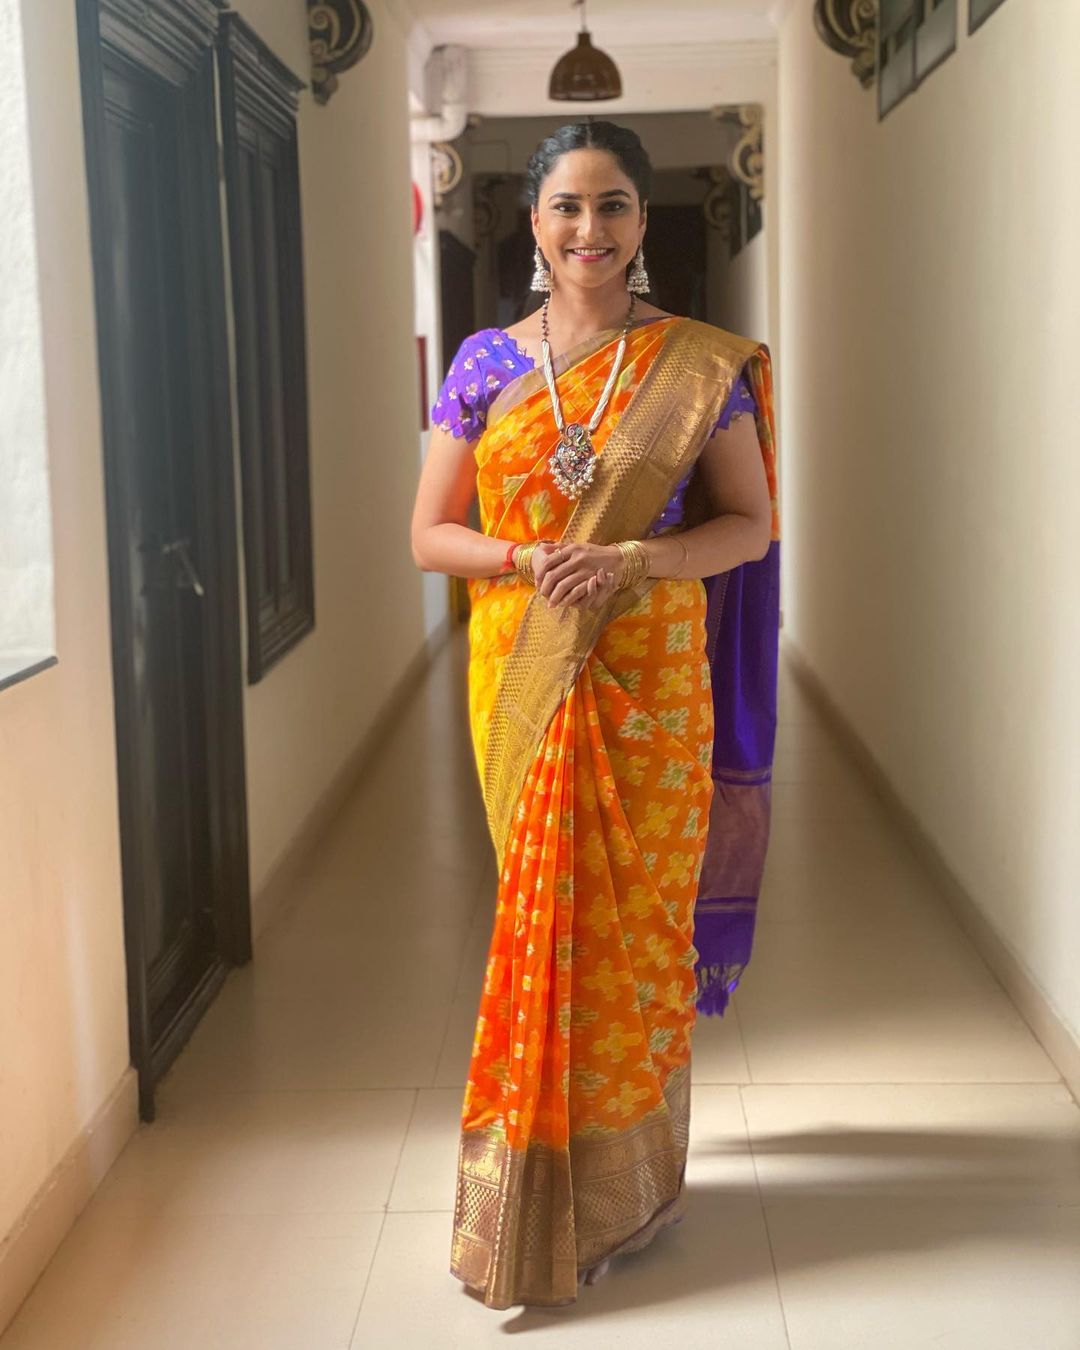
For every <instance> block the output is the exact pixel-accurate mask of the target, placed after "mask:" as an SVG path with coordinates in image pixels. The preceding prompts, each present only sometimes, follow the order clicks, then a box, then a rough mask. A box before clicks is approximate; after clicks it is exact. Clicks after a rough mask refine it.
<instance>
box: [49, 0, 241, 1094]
mask: <svg viewBox="0 0 1080 1350" xmlns="http://www.w3.org/2000/svg"><path fill="white" fill-rule="evenodd" d="M75 4H76V14H77V21H78V35H79V64H80V77H81V84H82V100H83V125H84V135H85V149H86V169H87V181H88V188H89V206H90V235H91V251H92V259H93V267H94V298H95V311H96V326H97V344H98V362H99V375H100V386H101V397H102V413H101V416H102V440H103V452H104V471H105V472H104V476H105V498H106V516H107V536H108V559H109V599H110V613H111V625H110V626H111V632H112V652H113V697H114V705H115V720H116V753H117V777H118V786H119V814H120V841H121V860H122V866H123V874H124V878H125V880H124V937H125V948H126V953H127V983H128V1020H129V1030H130V1040H131V1056H132V1062H133V1064H134V1065H135V1068H136V1070H137V1071H138V1075H139V1109H140V1116H141V1118H142V1119H143V1120H153V1119H154V1113H155V1108H154V1089H155V1087H156V1085H157V1083H158V1082H159V1080H160V1079H161V1077H162V1075H163V1074H164V1073H165V1071H166V1069H167V1068H168V1067H169V1065H170V1064H171V1063H172V1061H173V1060H174V1059H175V1058H176V1055H177V1054H178V1053H179V1051H180V1049H181V1048H182V1047H183V1045H184V1044H185V1043H186V1041H187V1040H188V1038H189V1037H190V1035H191V1033H192V1031H193V1030H194V1028H195V1026H196V1024H197V1023H198V1021H199V1020H200V1018H201V1017H202V1016H203V1014H204V1013H205V1011H206V1009H207V1007H208V1006H209V1005H210V1003H211V1001H212V1000H213V998H214V996H215V994H216V993H217V991H218V990H219V988H220V987H221V985H222V983H223V982H224V979H225V975H226V973H227V968H228V966H230V965H240V964H243V963H244V962H246V961H248V960H250V958H251V950H252V943H251V891H250V876H249V864H248V826H247V795H246V773H245V761H244V720H243V717H244V683H243V678H244V676H243V658H242V632H243V629H242V620H241V608H240V572H239V534H238V520H237V509H236V505H237V504H236V492H235V480H234V451H233V434H232V414H231V390H230V376H229V370H230V364H229V351H228V338H227V327H226V308H225V306H226V298H225V292H226V286H225V265H224V253H223V242H222V221H221V202H220V195H219V180H218V151H217V146H218V136H217V124H216V114H215V99H214V88H213V81H214V74H213V51H214V45H213V44H214V40H215V37H216V32H217V19H218V13H219V11H220V10H221V9H222V8H223V7H224V4H225V0H149V5H147V3H146V0H75ZM103 30H104V31H103ZM103 40H104V41H105V42H106V43H107V44H108V45H109V47H110V48H111V49H113V50H114V51H116V52H117V53H119V54H121V55H123V56H125V57H126V58H128V59H130V60H132V61H134V62H135V63H136V64H138V65H140V66H142V67H144V68H146V69H148V70H149V71H151V72H153V73H155V74H157V75H159V76H160V77H161V78H163V79H166V80H168V79H169V78H170V74H172V73H173V72H175V71H176V70H177V69H180V68H186V69H187V71H188V72H189V73H190V74H191V75H192V77H193V79H194V87H193V96H192V98H191V99H190V108H189V113H188V119H189V125H190V127H191V130H192V132H193V133H194V135H196V136H199V137H204V138H205V141H206V144H207V145H208V146H209V147H213V150H212V153H211V154H210V155H209V156H208V157H205V160H206V162H205V163H200V164H198V165H197V167H196V177H195V179H194V181H193V182H192V183H191V187H192V189H193V201H192V204H191V210H192V216H191V220H192V221H193V222H195V223H197V224H198V225H199V227H200V228H199V230H198V234H199V237H200V239H205V240H206V241H208V245H209V246H208V247H207V249H206V251H205V253H204V254H201V255H200V256H199V257H197V258H195V257H193V256H191V255H189V257H188V261H189V262H190V263H193V264H197V268H196V273H195V276H194V288H193V289H194V294H193V296H192V300H193V310H194V311H195V312H197V313H198V314H199V315H200V316H201V318H202V323H201V324H200V326H199V332H198V342H197V343H195V344H193V350H194V351H195V352H196V353H197V354H198V355H199V356H200V358H201V365H200V366H199V367H198V370H199V373H200V374H201V375H202V380H200V381H199V384H200V386H202V385H204V386H205V388H204V390H203V392H204V394H205V403H204V406H203V407H201V408H200V409H199V410H198V412H199V414H200V416H199V427H198V430H199V432H200V433H201V434H197V435H195V436H194V437H193V441H194V444H193V446H192V450H193V454H194V457H195V460H194V475H195V491H196V499H197V501H198V503H199V508H200V509H199V512H198V532H199V533H198V538H197V540H196V544H197V547H198V556H199V557H200V560H201V562H202V567H203V571H204V580H205V581H206V582H207V585H206V595H205V597H204V600H203V603H204V605H205V620H204V625H205V626H204V651H205V667H206V674H205V686H206V746H205V754H206V764H207V773H208V780H209V781H208V783H207V795H208V800H209V803H210V822H209V825H210V852H211V858H210V868H211V877H212V890H213V896H214V907H213V913H214V927H215V932H216V935H217V942H218V954H219V957H220V960H219V961H217V962H215V963H213V965H212V967H211V969H210V970H209V971H208V972H207V974H206V975H205V976H204V978H203V979H202V980H201V981H200V982H199V984H198V986H197V987H196V989H195V990H194V991H193V993H192V995H191V997H190V998H189V999H188V1000H187V1001H186V1002H185V1004H184V1006H183V1008H182V1009H181V1010H180V1012H179V1013H178V1014H177V1016H176V1017H175V1018H174V1019H173V1022H172V1023H171V1025H170V1026H169V1028H168V1030H167V1031H166V1032H165V1034H164V1035H163V1036H161V1037H160V1038H159V1040H158V1042H157V1043H156V1044H154V1043H153V1042H152V1037H151V1034H150V1021H149V999H148V990H147V980H146V934H145V925H144V919H143V909H142V904H141V900H142V897H141V896H140V895H137V894H133V889H134V886H133V878H135V877H137V876H138V874H139V870H138V867H137V866H136V865H135V860H136V859H137V857H138V849H139V848H140V846H141V844H142V843H143V842H144V836H143V833H142V832H141V831H140V829H139V816H140V811H139V802H138V800H137V799H136V795H135V792H134V782H133V773H132V771H131V766H132V764H133V762H134V752H133V747H134V742H135V737H136V735H137V728H136V726H135V724H134V717H133V713H134V707H135V703H134V698H133V690H132V688H131V680H130V676H129V672H130V662H129V661H128V659H127V653H128V652H129V651H130V647H131V642H132V634H131V623H130V620H131V615H130V612H129V609H128V599H127V596H128V589H127V540H126V537H125V531H124V524H123V523H124V520H125V519H126V512H125V511H124V510H123V505H124V492H125V484H124V482H123V477H122V474H121V472H120V465H119V464H118V462H117V458H116V453H115V450H114V445H115V442H114V439H113V433H112V428H113V426H114V425H115V419H116V416H117V411H118V410H117V409H115V408H113V407H111V406H110V398H111V395H110V390H111V389H112V388H113V381H112V378H111V369H110V363H111V361H112V359H113V351H114V345H113V344H114V330H113V322H112V310H111V296H110V294H109V289H108V283H107V278H108V276H109V264H108V249H109V244H110V230H109V214H108V202H107V200H106V198H105V193H104V183H105V166H106V157H105V146H104V134H105V102H104V87H103V78H104V63H103V60H102V42H103ZM203 47H205V58H204V57H203V55H202V50H201V49H202V48H203Z"/></svg>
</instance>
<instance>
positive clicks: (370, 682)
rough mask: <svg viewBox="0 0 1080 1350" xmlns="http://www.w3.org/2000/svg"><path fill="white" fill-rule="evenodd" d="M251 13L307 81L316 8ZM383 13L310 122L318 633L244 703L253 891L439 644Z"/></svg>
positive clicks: (274, 5)
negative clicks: (364, 49)
mask: <svg viewBox="0 0 1080 1350" xmlns="http://www.w3.org/2000/svg"><path fill="white" fill-rule="evenodd" d="M237 8H238V9H239V10H240V12H241V13H242V14H243V15H244V17H245V18H246V19H248V21H249V22H250V23H251V24H252V26H253V27H254V28H256V30H257V31H259V32H260V33H262V34H263V36H264V37H265V38H266V39H267V41H268V42H269V43H270V44H271V45H272V46H273V47H274V49H275V50H276V52H277V54H278V55H279V56H280V57H281V59H282V60H283V61H285V62H286V64H288V65H289V66H291V67H292V69H293V70H295V71H297V72H298V73H299V74H301V75H302V76H304V77H305V78H307V75H308V64H307V60H308V58H307V17H306V12H305V7H304V4H303V3H302V0H239V3H238V4H237ZM369 8H370V9H371V12H372V17H373V20H374V24H375V41H374V43H373V46H372V49H371V51H370V53H369V54H368V56H366V57H365V58H364V60H363V61H362V62H361V63H360V64H359V65H358V66H356V67H354V68H353V70H351V71H349V72H346V73H345V74H344V75H343V76H342V77H341V83H340V88H339V89H338V91H337V93H336V94H335V95H334V96H333V98H332V99H331V101H330V103H329V104H327V105H326V106H325V107H319V106H317V105H316V104H315V103H314V101H313V100H312V99H311V97H310V94H309V95H306V96H305V98H304V101H303V105H302V110H301V116H300V171H301V179H302V185H303V202H302V209H303V231H304V258H305V269H306V270H305V285H306V288H307V297H306V298H307V312H308V328H307V338H308V351H307V357H308V372H309V393H310V409H311V414H310V415H311V440H312V445H311V454H312V458H311V474H312V512H313V520H314V530H315V540H316V555H315V588H316V590H315V607H316V627H315V631H314V632H313V633H311V634H310V635H309V636H308V637H306V638H305V639H304V641H303V642H302V643H301V644H300V645H299V646H298V647H297V648H295V649H294V650H293V651H292V652H290V653H289V654H288V656H286V657H285V658H284V660H283V661H282V662H281V663H280V664H279V665H277V666H275V667H274V668H273V669H271V671H270V672H269V673H268V674H267V675H266V676H265V677H264V678H263V680H262V681H260V683H259V684H257V685H254V686H252V687H251V688H250V689H249V690H248V694H247V707H246V734H247V767H248V793H249V828H250V837H251V857H252V884H253V886H254V888H255V890H256V891H258V890H259V889H260V888H261V887H262V885H263V883H264V882H265V881H266V880H267V878H268V877H269V876H270V875H271V874H272V872H273V869H274V866H275V864H276V863H277V862H278V861H279V860H280V859H281V857H282V855H283V854H284V853H285V852H286V850H287V848H288V846H289V843H290V842H291V841H292V839H293V838H294V837H295V835H296V831H297V829H298V827H299V826H300V824H301V823H302V822H303V820H304V818H305V817H306V816H307V814H308V812H309V811H310V810H311V807H312V805H313V803H314V802H315V801H316V799H317V798H318V797H319V795H320V794H321V793H322V792H323V791H324V790H325V789H326V787H327V786H328V784H329V783H330V782H331V781H332V780H333V778H334V775H335V774H336V773H337V772H338V771H339V770H340V769H341V768H342V766H343V765H344V764H345V762H346V760H347V759H348V757H349V754H350V752H351V750H352V749H353V747H354V746H355V745H356V744H357V743H358V742H359V741H360V739H361V737H362V736H363V734H364V732H365V731H366V730H367V729H368V727H369V726H370V725H371V722H372V718H373V715H374V714H375V713H376V711H377V710H378V709H379V707H380V706H381V705H382V703H383V702H384V701H385V700H386V699H387V697H388V696H389V695H390V693H391V692H392V690H393V688H394V686H395V684H396V682H397V680H398V679H399V677H400V675H401V673H402V671H403V669H404V667H405V666H406V665H407V663H408V661H409V660H410V659H411V658H412V657H413V656H414V655H415V654H416V652H417V651H418V650H419V648H420V647H421V645H422V644H423V641H424V632H425V629H424V614H423V599H422V596H423V585H422V581H421V577H420V574H419V573H418V572H417V570H416V567H415V565H414V563H413V560H412V554H411V551H410V548H409V517H410V514H411V510H412V500H413V495H414V493H415V488H416V478H417V472H418V470H417V438H418V436H419V433H420V412H419V407H420V393H419V381H418V377H417V370H416V367H417V362H416V341H415V337H414V328H413V325H414V297H413V250H412V199H411V193H410V182H411V178H410V144H409V132H408V92H407V88H406V51H405V36H404V34H403V32H402V31H401V30H400V29H399V27H398V26H397V21H396V19H395V18H394V17H393V15H392V13H391V12H390V11H389V10H388V9H387V8H386V6H385V5H384V4H382V3H379V0H374V2H373V3H371V4H370V5H369Z"/></svg>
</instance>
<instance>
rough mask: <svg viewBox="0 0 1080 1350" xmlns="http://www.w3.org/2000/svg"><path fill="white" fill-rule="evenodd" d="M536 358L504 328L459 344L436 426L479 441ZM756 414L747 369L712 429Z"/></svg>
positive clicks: (435, 410) (435, 413)
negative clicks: (491, 412)
mask: <svg viewBox="0 0 1080 1350" xmlns="http://www.w3.org/2000/svg"><path fill="white" fill-rule="evenodd" d="M534 365H535V362H534V361H533V359H532V357H531V356H528V355H527V354H526V353H525V352H523V351H522V350H521V348H520V347H519V346H518V345H517V343H516V342H515V341H514V339H513V338H512V337H511V336H510V334H509V333H507V332H505V331H504V330H503V329H501V328H481V329H480V331H479V332H476V333H472V334H471V335H470V336H469V337H467V338H466V339H465V341H464V342H463V343H462V344H461V346H460V347H459V348H458V349H457V352H456V353H455V355H454V359H453V361H451V362H450V368H449V370H448V371H447V372H446V379H445V380H444V381H443V385H442V388H441V389H440V390H439V396H438V398H437V399H436V400H435V402H434V404H433V405H432V409H431V422H432V425H433V426H435V427H438V428H439V430H441V431H448V432H450V433H451V434H452V435H454V436H463V437H465V439H466V440H470V441H471V440H475V439H476V438H477V437H478V436H480V434H481V433H482V432H483V430H484V427H485V425H486V421H487V410H488V408H489V407H490V406H491V404H492V402H493V401H494V399H495V396H496V395H497V394H498V392H499V390H500V389H502V388H503V386H504V385H507V384H509V383H510V381H511V380H514V379H517V377H518V376H519V375H524V374H525V373H526V372H527V371H530V370H532V369H533V367H534ZM747 412H749V413H756V412H757V400H756V399H755V398H754V395H753V394H752V393H751V391H750V386H749V384H748V383H747V380H746V377H745V372H744V373H743V374H741V375H740V376H739V378H738V379H737V380H736V381H735V384H734V385H733V387H732V390H731V394H730V395H729V397H728V400H727V402H726V403H725V404H724V407H723V409H722V410H721V412H720V416H719V417H718V418H717V421H716V426H715V427H714V430H726V428H727V427H728V425H729V424H730V422H731V419H732V418H733V417H734V416H735V415H736V414H737V413H747Z"/></svg>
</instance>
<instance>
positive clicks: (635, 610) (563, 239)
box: [412, 121, 779, 1308]
mask: <svg viewBox="0 0 1080 1350" xmlns="http://www.w3.org/2000/svg"><path fill="white" fill-rule="evenodd" d="M527 180H528V186H529V195H530V200H531V204H532V212H531V217H532V227H533V232H534V234H535V236H536V243H537V250H536V261H537V274H536V277H535V278H534V282H533V285H534V288H535V289H538V290H544V292H545V303H544V306H543V309H542V311H541V312H539V313H537V314H534V315H531V316H529V317H528V318H526V319H524V320H522V322H520V323H518V324H516V325H515V326H514V327H512V328H510V329H507V330H501V329H485V330H483V331H482V332H480V333H478V334H474V335H473V336H472V337H471V338H469V339H467V340H466V341H465V342H464V343H463V344H462V347H461V349H460V350H459V352H458V354H457V356H456V357H455V360H454V362H453V364H452V365H451V366H450V370H449V373H448V375H447V379H446V383H445V384H444V385H443V388H442V391H441V393H440V396H439V399H438V401H437V402H436V404H435V407H434V409H433V419H434V422H435V429H434V430H433V433H432V437H431V444H430V448H429V452H428V456H427V459H426V461H425V464H424V469H423V474H422V476H421V481H420V485H419V490H418V494H417V501H416V508H415V514H414V519H413V530H412V542H413V553H414V557H415V559H416V562H417V564H418V565H419V566H420V567H421V568H424V569H425V570H432V571H440V572H446V573H450V574H454V575H458V576H464V577H467V578H469V579H470V580H469V583H468V585H469V593H470V598H471V602H472V610H471V617H470V622H469V646H470V660H469V710H470V720H471V727H472V736H473V745H474V748H475V753H476V761H477V767H478V769H479V773H480V779H481V783H482V786H483V794H484V801H485V807H486V811H487V816H488V824H489V827H490V831H491V836H492V840H493V843H494V846H495V852H496V857H497V860H498V868H499V884H498V896H497V902H496V914H495V922H494V931H493V934H492V939H491V947H490V951H489V956H488V962H487V970H486V975H485V980H484V988H483V994H482V998H481V1003H480V1010H479V1017H478V1020H477V1026H476V1035H475V1040H474V1046H473V1053H472V1061H471V1066H470V1072H469V1081H468V1087H467V1089H466V1093H465V1101H464V1108H463V1113H462V1129H461V1145H460V1153H459V1166H458V1187H457V1201H456V1208H455V1216H454V1235H453V1246H452V1256H451V1269H452V1271H453V1273H454V1274H455V1275H457V1276H458V1277H459V1278H460V1279H461V1280H462V1281H464V1283H465V1284H466V1286H467V1287H469V1288H470V1289H471V1290H472V1291H473V1292H474V1293H476V1294H477V1295H480V1296H482V1297H483V1300H484V1302H485V1303H486V1304H487V1305H488V1306H490V1307H493V1308H507V1307H510V1306H511V1305H513V1304H521V1303H524V1304H559V1303H568V1302H572V1301H573V1300H574V1299H575V1297H576V1295H577V1288H578V1285H579V1283H580V1282H581V1281H582V1280H587V1281H589V1282H592V1281H593V1280H594V1279H595V1278H597V1277H598V1276H599V1275H600V1274H601V1273H603V1271H604V1270H605V1269H606V1268H607V1262H608V1260H609V1258H610V1257H612V1256H613V1255H615V1254H617V1253H622V1252H626V1251H631V1250H635V1249H637V1248H639V1247H642V1246H644V1245H645V1244H646V1243H647V1242H648V1241H649V1240H650V1239H651V1238H652V1237H653V1236H654V1234H655V1233H657V1232H658V1231H659V1230H660V1229H661V1228H662V1227H663V1226H664V1225H666V1224H668V1223H671V1222H673V1221H675V1220H677V1219H678V1218H679V1217H681V1211H682V1204H683V1199H684V1169H685V1162H686V1143H687V1129H688V1121H689V1088H690V1034H691V1031H692V1028H693V1025H694V1020H695V1016H696V1014H697V1012H698V1011H699V1010H700V1011H708V1012H714V1013H722V1012H723V1009H724V1006H725V1005H726V1002H727V998H728V995H729V993H730V991H731V990H732V989H733V988H734V987H735V984H736V982H737V980H738V977H739V975H740V973H741V971H742V969H743V968H744V966H745V964H746V961H747V960H748V958H749V954H750V941H751V936H752V931H753V923H754V909H755V903H756V898H757V891H758V884H759V880H760V875H761V869H762V866H763V863H764V853H765V843H766V836H767V831H768V816H769V778H770V768H771V760H772V751H773V739H774V733H775V698H776V642H777V612H778V611H777V577H778V565H779V554H778V548H779V544H778V539H779V529H778V514H777V504H776V477H775V458H774V448H773V445H774V433H773V411H772V382H771V373H770V361H769V354H768V351H767V349H766V348H765V347H764V346H763V345H761V344H760V343H756V342H753V341H749V340H747V339H744V338H741V337H737V336H735V335H734V334H732V333H727V332H724V331H723V330H721V329H717V328H713V327H710V326H709V325H707V324H702V323H698V322H696V321H693V320H689V319H684V318H679V317H677V316H674V315H670V314H666V313H664V312H663V311H661V310H659V309H657V308H655V307H654V306H652V305H649V304H646V303H643V302H637V300H636V297H637V294H638V293H641V292H643V291H644V290H646V289H647V285H648V282H647V278H646V276H645V274H644V261H643V254H642V252H641V245H642V240H643V238H644V235H645V229H646V210H647V199H648V191H649V162H648V159H647V157H646V155H645V152H644V150H643V149H642V147H641V143H640V141H639V140H638V138H637V136H636V135H634V134H633V133H632V132H630V131H628V130H626V129H623V128H620V127H617V126H614V125H613V124H612V123H610V122H602V121H598V122H592V123H588V124H574V125H570V126H566V127H563V128H562V129H561V130H560V131H558V132H556V133H555V135H554V136H552V137H550V138H549V139H548V140H545V141H543V142H542V143H541V145H540V146H539V147H538V149H537V151H536V152H535V153H534V155H533V156H532V158H531V160H530V162H529V168H528V175H527ZM739 414H742V415H741V416H740V415H739ZM474 495H478V496H479V510H480V525H481V529H480V531H476V530H473V529H470V528H469V527H468V526H467V525H466V524H465V521H466V519H467V517H468V512H469V508H470V505H471V502H472V499H473V497H474Z"/></svg>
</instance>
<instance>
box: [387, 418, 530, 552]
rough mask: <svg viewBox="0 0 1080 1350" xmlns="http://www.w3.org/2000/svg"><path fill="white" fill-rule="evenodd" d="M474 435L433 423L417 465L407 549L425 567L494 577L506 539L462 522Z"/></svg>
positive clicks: (471, 481) (471, 489) (472, 487)
mask: <svg viewBox="0 0 1080 1350" xmlns="http://www.w3.org/2000/svg"><path fill="white" fill-rule="evenodd" d="M475 447H476V440H475V439H473V440H468V439H466V437H464V436H454V435H453V434H452V433H451V432H449V431H442V430H440V429H439V428H438V427H436V428H435V429H434V430H433V431H432V433H431V440H430V441H429V443H428V452H427V456H426V458H425V459H424V464H423V468H422V469H421V471H420V482H419V484H418V485H417V489H416V505H415V506H414V507H413V518H412V534H411V538H412V555H413V560H414V561H415V563H416V565H417V567H419V568H421V569H422V570H423V571H425V572H445V573H446V574H447V575H448V576H455V577H493V576H495V575H497V574H498V573H499V572H500V571H502V566H503V563H504V561H505V559H506V549H507V545H508V543H509V541H508V540H505V539H495V538H492V537H491V536H490V535H486V534H482V533H481V532H480V531H479V530H474V529H471V528H470V527H469V526H468V525H466V523H465V522H466V520H467V519H468V517H469V507H470V506H471V505H472V501H473V498H474V497H475V496H476V460H475V458H474V457H473V451H474V449H475Z"/></svg>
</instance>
